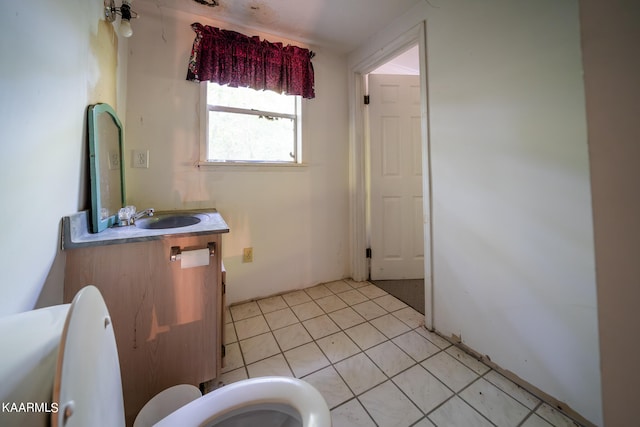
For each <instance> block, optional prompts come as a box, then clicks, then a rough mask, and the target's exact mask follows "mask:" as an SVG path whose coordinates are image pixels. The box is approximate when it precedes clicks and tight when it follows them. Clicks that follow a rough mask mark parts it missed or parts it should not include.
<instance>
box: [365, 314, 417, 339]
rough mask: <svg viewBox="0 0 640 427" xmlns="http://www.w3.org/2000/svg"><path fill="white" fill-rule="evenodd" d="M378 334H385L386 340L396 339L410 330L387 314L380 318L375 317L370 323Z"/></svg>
mask: <svg viewBox="0 0 640 427" xmlns="http://www.w3.org/2000/svg"><path fill="white" fill-rule="evenodd" d="M370 322H371V324H372V325H373V326H375V327H376V328H377V329H378V330H379V331H380V332H382V333H383V334H385V335H386V336H387V337H388V338H394V337H397V336H398V335H400V334H404V333H405V332H408V331H410V330H411V328H409V327H408V326H407V325H405V324H404V323H402V322H401V321H400V320H398V319H397V318H396V317H394V316H393V315H392V314H387V315H385V316H382V317H376V318H375V319H373V320H371V321H370Z"/></svg>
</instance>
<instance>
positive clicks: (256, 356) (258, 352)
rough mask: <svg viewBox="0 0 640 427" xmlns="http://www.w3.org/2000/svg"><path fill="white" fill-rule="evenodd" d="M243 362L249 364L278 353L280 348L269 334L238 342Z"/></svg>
mask: <svg viewBox="0 0 640 427" xmlns="http://www.w3.org/2000/svg"><path fill="white" fill-rule="evenodd" d="M240 348H241V349H242V355H243V356H244V362H245V363H246V364H250V363H253V362H257V361H258V360H262V359H266V358H267V357H271V356H274V355H276V354H278V353H280V348H279V347H278V343H276V339H275V338H274V337H273V334H272V333H271V332H267V333H266V334H262V335H257V336H255V337H251V338H248V339H246V340H243V341H240Z"/></svg>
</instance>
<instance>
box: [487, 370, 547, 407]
mask: <svg viewBox="0 0 640 427" xmlns="http://www.w3.org/2000/svg"><path fill="white" fill-rule="evenodd" d="M484 379H485V380H487V381H489V382H490V383H491V384H493V385H495V386H496V387H498V388H499V389H500V390H502V391H504V392H505V393H507V394H508V395H509V396H511V397H513V398H514V399H516V400H517V401H518V402H520V403H522V404H523V405H524V406H526V407H527V408H529V409H534V408H535V407H536V406H538V404H539V403H540V399H538V398H537V397H535V396H534V395H532V394H531V393H529V392H528V391H526V390H525V389H523V388H522V387H520V386H519V385H517V384H516V383H514V382H513V381H510V380H509V379H508V378H506V377H504V376H502V375H500V374H499V373H497V372H496V371H491V372H489V373H488V374H486V375H485V376H484Z"/></svg>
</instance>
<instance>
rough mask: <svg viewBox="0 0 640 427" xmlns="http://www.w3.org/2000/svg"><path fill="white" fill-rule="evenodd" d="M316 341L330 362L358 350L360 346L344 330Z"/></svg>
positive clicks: (348, 355) (344, 357)
mask: <svg viewBox="0 0 640 427" xmlns="http://www.w3.org/2000/svg"><path fill="white" fill-rule="evenodd" d="M316 343H317V344H318V346H320V348H321V349H322V351H323V352H324V354H325V355H326V356H327V357H328V358H329V360H330V361H331V363H336V362H339V361H341V360H343V359H346V358H347V357H350V356H353V355H354V354H356V353H359V352H360V348H358V346H357V345H355V343H354V342H353V341H351V339H350V338H349V337H348V336H347V335H346V334H345V333H344V332H338V333H336V334H333V335H329V336H327V337H324V338H320V339H319V340H317V341H316Z"/></svg>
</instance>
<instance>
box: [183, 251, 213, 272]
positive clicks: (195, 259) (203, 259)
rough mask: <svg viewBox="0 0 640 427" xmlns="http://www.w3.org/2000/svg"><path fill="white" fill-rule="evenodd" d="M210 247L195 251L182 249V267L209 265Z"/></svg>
mask: <svg viewBox="0 0 640 427" xmlns="http://www.w3.org/2000/svg"><path fill="white" fill-rule="evenodd" d="M209 258H211V257H210V255H209V249H207V248H205V249H196V250H193V251H182V254H180V268H193V267H200V266H201V265H209Z"/></svg>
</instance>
